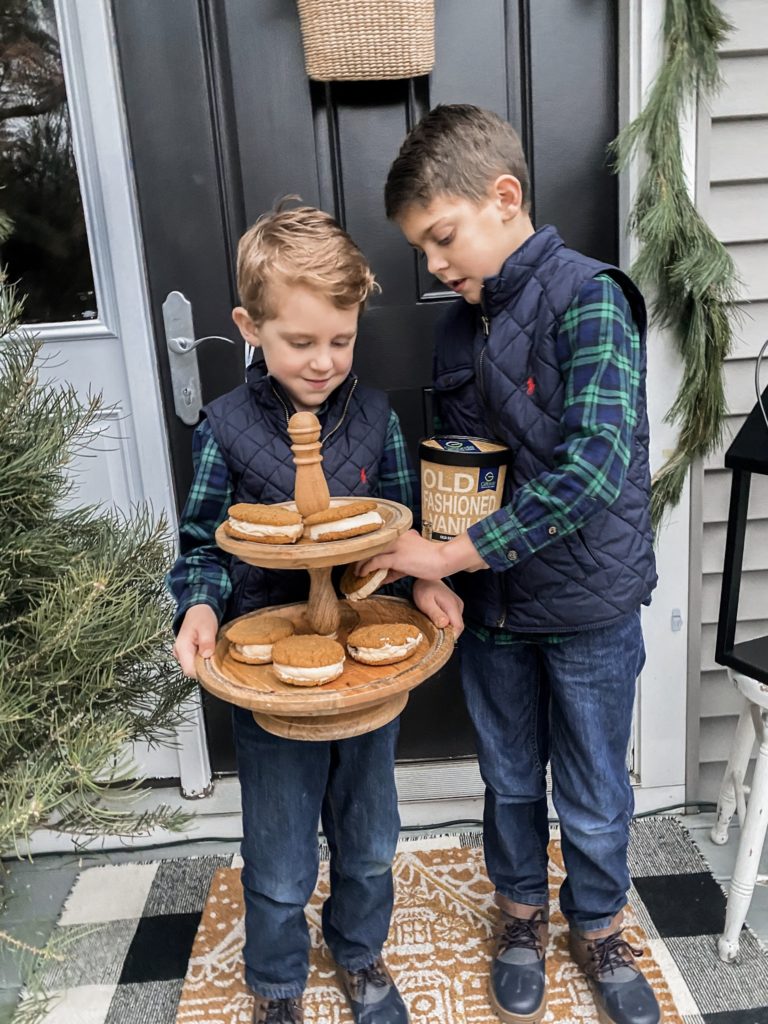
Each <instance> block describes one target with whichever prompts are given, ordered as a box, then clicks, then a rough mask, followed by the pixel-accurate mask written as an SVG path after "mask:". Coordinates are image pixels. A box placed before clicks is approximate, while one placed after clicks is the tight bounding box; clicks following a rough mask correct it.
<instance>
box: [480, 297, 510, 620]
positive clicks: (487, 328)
mask: <svg viewBox="0 0 768 1024" xmlns="http://www.w3.org/2000/svg"><path fill="white" fill-rule="evenodd" d="M480 323H481V324H482V325H483V347H482V348H481V349H480V359H479V360H478V379H479V381H480V394H481V395H482V396H483V404H484V405H485V408H486V410H487V412H488V418H489V419H490V409H488V398H487V397H486V394H485V376H484V370H483V362H484V360H485V343H486V342H487V341H488V337H489V335H490V333H491V321H490V319H489V318H488V317H487V316H486V315H485V313H481V314H480ZM506 621H507V613H506V611H505V612H503V613H502V616H501V618H500V619H499V620H498V622H497V623H496V628H497V629H502V628H503V626H504V623H505V622H506Z"/></svg>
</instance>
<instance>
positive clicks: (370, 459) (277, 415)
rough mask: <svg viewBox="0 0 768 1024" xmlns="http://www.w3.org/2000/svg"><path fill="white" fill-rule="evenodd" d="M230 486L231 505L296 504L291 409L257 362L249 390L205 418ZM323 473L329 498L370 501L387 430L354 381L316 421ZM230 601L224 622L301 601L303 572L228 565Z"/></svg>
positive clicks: (373, 398) (377, 405)
mask: <svg viewBox="0 0 768 1024" xmlns="http://www.w3.org/2000/svg"><path fill="white" fill-rule="evenodd" d="M203 412H204V414H205V415H206V416H207V417H208V422H209V423H210V425H211V430H212V431H213V435H214V437H215V438H216V441H217V443H218V445H219V447H220V448H221V451H222V453H223V455H224V458H225V460H226V462H227V466H228V467H229V472H230V475H231V477H232V481H233V484H234V498H233V501H236V502H237V501H248V502H262V503H264V504H267V505H271V504H274V503H275V502H278V501H289V500H291V499H292V498H293V496H294V483H295V479H296V467H295V465H294V462H293V453H292V452H291V448H290V444H291V439H290V437H289V436H288V419H289V418H290V416H292V415H293V412H294V409H293V406H292V404H291V402H290V399H289V398H288V396H287V395H286V394H285V392H284V391H283V389H282V388H281V387H280V385H279V383H278V382H277V381H276V380H274V378H272V377H269V376H268V375H267V374H266V372H265V367H264V364H263V363H262V362H257V363H254V364H252V365H251V366H250V367H249V369H248V375H247V382H246V383H245V384H242V385H241V386H240V387H238V388H235V389H234V391H230V392H229V393H228V394H226V395H222V396H221V397H220V398H217V399H215V400H214V401H213V402H211V403H210V404H209V405H207V406H206V407H205V409H204V410H203ZM320 422H321V425H322V433H321V435H320V436H321V438H322V440H323V449H322V455H323V471H324V473H325V478H326V480H327V481H328V489H329V491H330V492H331V495H335V496H343V495H352V494H354V495H360V496H361V497H369V496H370V495H372V494H373V493H375V490H376V486H377V484H378V477H379V464H380V462H381V457H382V454H383V451H384V440H385V437H386V433H387V424H388V422H389V402H388V400H387V397H386V395H385V394H384V393H383V392H382V391H374V390H372V389H371V388H365V387H363V386H362V385H361V384H360V383H359V381H358V379H357V377H356V376H355V375H354V374H350V376H349V377H347V379H346V381H344V383H343V384H342V385H341V386H340V387H338V388H337V389H336V391H335V392H334V393H333V394H332V395H331V397H330V398H329V400H328V407H327V410H326V412H325V413H324V414H323V415H321V416H320ZM230 578H231V580H232V597H231V598H230V601H229V605H228V607H227V611H226V614H225V616H224V618H225V620H227V621H228V620H229V619H233V618H236V617H237V616H238V615H243V614H245V612H248V611H252V610H253V609H254V608H264V607H266V606H267V605H274V604H287V603H288V602H290V601H306V599H307V596H308V594H309V574H308V573H307V572H306V571H305V570H303V569H297V570H295V571H290V570H288V571H286V570H285V569H281V570H276V569H260V568H257V567H256V566H251V565H246V563H245V562H241V561H240V559H239V558H233V559H232V561H231V565H230Z"/></svg>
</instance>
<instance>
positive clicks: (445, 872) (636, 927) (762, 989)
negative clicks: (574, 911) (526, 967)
mask: <svg viewBox="0 0 768 1024" xmlns="http://www.w3.org/2000/svg"><path fill="white" fill-rule="evenodd" d="M550 853H551V860H550V883H551V898H552V901H553V902H552V929H551V931H552V937H551V940H550V952H549V957H548V963H547V966H548V977H549V991H550V996H549V1006H548V1010H547V1015H546V1017H545V1024H555V1022H557V1024H597V1014H596V1012H595V1009H594V1005H593V1003H592V1000H591V997H590V995H589V990H588V988H587V986H586V983H585V982H584V980H583V978H582V976H581V975H580V974H579V972H578V971H577V970H576V969H575V968H574V967H573V965H572V964H571V962H570V960H569V958H568V954H567V935H566V928H565V922H564V921H563V919H562V917H561V915H560V914H559V911H558V910H557V902H556V894H557V889H558V887H559V885H560V883H561V881H562V878H563V869H562V860H561V855H560V850H559V843H557V842H554V841H553V843H552V844H551V847H550ZM630 870H631V873H632V878H633V887H632V890H631V891H630V894H629V900H630V910H629V914H628V922H627V924H628V934H627V937H628V938H629V940H630V941H631V942H632V944H633V945H639V946H642V947H643V948H644V956H643V960H642V966H643V969H644V970H645V972H646V974H647V976H648V978H649V979H650V980H651V982H652V984H653V985H654V988H655V990H656V992H657V994H658V997H659V1001H660V1003H661V1005H662V1007H663V1010H664V1021H665V1024H768V954H766V951H765V950H763V949H762V948H761V946H760V945H759V943H758V942H757V940H756V939H755V938H754V936H753V935H752V933H751V932H749V931H747V930H745V931H744V933H743V935H742V939H741V956H740V960H739V962H738V963H737V964H724V963H722V962H721V961H720V960H719V959H718V957H717V950H716V942H717V936H718V934H719V932H720V930H721V929H722V925H723V921H724V915H725V896H724V893H723V891H722V889H721V888H720V886H719V885H718V884H717V882H716V881H715V880H714V879H713V878H712V875H711V873H710V872H709V870H708V868H707V865H706V864H705V862H704V861H703V859H702V858H701V855H700V854H699V852H698V851H697V850H696V848H695V847H694V845H693V843H692V841H691V839H690V837H689V836H688V834H687V832H685V830H684V829H683V828H682V827H681V826H680V825H679V823H678V822H677V821H676V820H674V819H671V818H651V819H645V820H639V821H636V822H634V823H633V826H632V841H631V845H630ZM395 877H396V888H397V903H396V907H395V914H394V917H393V921H392V928H391V930H390V936H389V941H388V943H387V947H386V949H385V955H386V957H387V961H388V963H389V965H390V967H391V968H392V971H393V974H394V975H395V977H396V978H397V980H398V984H399V986H400V989H401V991H402V993H403V996H404V998H405V1000H406V1002H407V1003H408V1006H409V1009H410V1013H411V1021H412V1024H494V1022H496V1021H497V1018H496V1017H495V1016H494V1014H493V1012H492V1011H491V1010H490V1007H489V1005H488V998H487V976H488V960H489V956H490V952H491V949H492V944H493V940H492V930H493V923H494V919H495V915H494V912H493V901H492V890H491V886H490V885H489V883H488V880H487V878H486V876H485V871H484V867H483V859H482V849H481V842H480V838H479V836H478V835H477V834H476V833H466V834H462V835H454V836H442V837H438V838H432V839H428V840H415V841H413V840H411V841H408V840H406V841H405V842H403V843H402V844H401V847H400V852H399V853H398V856H397V859H396V863H395ZM327 888H328V872H327V863H323V864H321V873H320V878H319V881H318V886H317V890H316V892H315V896H314V897H313V900H312V902H311V904H310V907H309V908H308V920H309V925H310V932H311V936H312V946H313V950H312V971H311V976H310V981H309V985H308V988H307V992H306V994H305V1020H306V1024H349V1022H351V1020H352V1018H351V1015H350V1014H349V1011H348V1009H347V1007H346V1005H345V1003H344V999H343V996H342V995H341V993H340V991H339V989H338V987H337V984H336V981H335V976H334V971H333V963H332V961H331V958H330V955H329V953H328V951H327V949H326V948H325V946H324V945H323V943H322V940H321V935H320V906H321V903H322V900H323V898H324V897H325V895H326V894H327ZM83 925H90V926H91V927H90V928H87V929H86V934H84V935H83V934H81V932H82V931H83V928H82V926H83ZM57 931H58V933H59V935H60V938H62V939H64V940H69V943H70V945H69V948H68V953H69V956H68V958H67V960H66V961H65V962H63V963H60V964H56V965H53V966H51V965H48V966H46V967H45V968H44V970H43V971H42V972H41V981H42V982H43V984H44V985H45V987H46V989H47V990H48V992H49V993H50V994H52V995H53V997H54V999H53V1002H52V1008H51V1010H50V1012H49V1013H48V1015H47V1016H46V1017H45V1024H250V1020H251V1001H250V996H249V994H248V990H247V989H246V987H245V985H244V984H243V982H242V979H241V974H242V964H241V947H242V941H243V920H242V893H241V889H240V883H239V870H238V867H237V864H236V863H235V864H233V861H232V859H231V858H225V857H202V858H194V859H193V858H187V859H177V860H170V861H161V862H154V863H133V864H126V865H115V866H113V865H110V866H107V867H99V868H91V869H89V870H87V871H85V872H83V874H82V875H80V876H79V878H78V879H77V881H76V882H75V885H74V887H73V889H72V892H71V893H70V896H69V897H68V900H67V902H66V904H65V908H64V911H63V913H62V916H61V919H60V922H59V924H58V926H57Z"/></svg>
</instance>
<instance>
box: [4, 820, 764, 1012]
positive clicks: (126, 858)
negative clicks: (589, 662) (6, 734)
mask: <svg viewBox="0 0 768 1024" xmlns="http://www.w3.org/2000/svg"><path fill="white" fill-rule="evenodd" d="M713 819H714V815H713V814H711V813H706V814H692V815H681V816H679V820H680V821H681V822H682V824H683V825H684V826H685V827H686V828H687V829H688V831H689V832H690V834H691V836H692V837H693V839H694V841H695V842H696V844H697V846H698V847H699V849H700V850H701V852H702V854H703V856H704V858H705V859H706V861H707V863H708V864H709V865H710V867H711V868H712V872H713V874H714V876H715V878H716V879H718V881H720V882H721V883H723V884H724V885H726V886H727V884H728V881H729V880H730V877H731V870H732V867H733V864H734V861H735V859H736V851H737V848H738V839H739V830H738V827H733V828H732V829H731V836H730V839H729V841H728V843H727V845H725V846H715V844H714V843H712V842H711V840H710V839H709V830H710V828H711V826H712V822H713ZM424 831H425V832H426V833H428V832H430V831H432V830H430V829H425V830H424ZM441 831H444V830H441ZM238 848H239V843H238V842H237V840H227V841H217V840H201V841H197V842H194V841H192V842H186V841H185V842H183V843H181V844H179V845H166V846H157V847H152V848H143V849H123V850H116V851H108V852H95V853H83V854H80V855H78V854H69V853H67V854H59V853H57V854H45V855H38V856H36V858H35V861H34V863H28V862H25V861H21V862H19V861H15V860H14V861H6V862H3V869H5V870H6V871H9V873H8V874H6V875H4V878H3V882H4V885H5V889H6V893H7V897H8V905H7V907H6V910H5V913H4V914H2V916H0V929H2V930H5V931H7V932H9V933H10V934H11V935H12V936H14V937H15V938H17V939H20V940H21V941H23V942H27V943H30V944H32V945H36V946H37V945H40V944H42V943H44V942H45V941H46V939H47V937H48V936H49V934H50V932H51V930H52V928H53V926H54V924H55V923H56V921H57V919H58V917H59V914H60V912H61V908H62V906H63V903H64V900H65V898H66V896H67V893H68V892H69V890H70V889H71V887H72V884H73V882H74V880H75V878H76V877H77V875H78V874H80V872H81V871H83V870H84V869H86V868H89V867H95V866H97V865H101V864H120V863H126V862H130V861H142V860H143V861H146V860H161V859H167V858H175V857H196V856H197V857H199V856H202V855H205V854H233V853H236V852H237V850H238ZM747 923H748V924H749V925H750V926H751V927H752V929H753V930H754V931H755V933H756V934H757V935H758V937H759V938H760V939H761V940H762V942H763V943H764V944H765V945H767V946H768V844H766V848H765V849H764V850H763V855H762V861H761V865H760V875H759V876H758V885H757V887H756V889H755V894H754V897H753V899H752V903H751V906H750V911H749V914H748V916H747ZM18 993H19V976H18V971H17V969H16V967H15V966H14V965H13V964H12V963H11V962H10V960H9V959H8V958H7V957H3V956H0V1024H9V1022H10V1020H11V1018H12V1016H13V1008H14V1006H15V1003H16V1001H17V998H18Z"/></svg>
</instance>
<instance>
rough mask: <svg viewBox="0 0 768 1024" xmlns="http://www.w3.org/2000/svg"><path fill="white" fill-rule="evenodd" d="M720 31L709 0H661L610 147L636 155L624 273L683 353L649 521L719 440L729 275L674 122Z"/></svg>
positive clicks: (712, 74)
mask: <svg viewBox="0 0 768 1024" xmlns="http://www.w3.org/2000/svg"><path fill="white" fill-rule="evenodd" d="M730 30H731V25H730V23H729V22H728V21H727V19H726V18H725V17H724V16H723V14H722V12H721V11H720V10H719V8H718V7H717V6H716V4H714V3H713V2H711V0H667V3H666V8H665V16H664V49H665V57H664V63H663V65H662V67H661V69H660V71H659V74H658V76H657V78H656V81H655V83H654V85H653V87H652V89H651V92H650V95H649V97H648V102H647V103H646V106H645V108H644V109H643V110H642V111H641V113H640V114H639V115H638V116H637V117H636V118H635V120H634V121H632V122H631V123H630V124H628V125H627V126H626V127H625V128H624V129H623V130H622V131H621V132H620V134H619V136H618V137H617V138H616V139H615V140H614V141H613V143H612V145H611V148H612V150H613V153H614V154H615V157H616V168H617V169H619V170H621V169H623V168H624V167H626V165H627V164H628V162H629V161H630V159H631V158H632V157H633V155H634V154H635V153H636V152H637V151H638V150H640V149H642V150H643V151H644V153H645V155H646V158H647V160H646V166H645V170H644V172H643V174H642V176H641V178H640V182H639V184H638V188H637V193H636V195H635V199H634V204H633V207H632V211H631V213H630V218H629V227H630V230H632V231H633V232H634V233H635V234H636V235H637V238H638V240H639V242H640V252H639V255H638V257H637V259H636V261H635V264H634V266H633V268H632V271H633V274H634V276H635V278H636V279H637V281H638V284H639V285H640V286H641V287H642V288H646V289H648V290H649V292H651V294H652V295H653V303H652V307H651V312H652V315H653V317H654V319H655V320H656V321H657V322H658V323H659V324H660V325H661V326H664V327H667V328H669V329H670V330H671V332H672V335H673V338H674V341H675V344H676V347H677V349H678V351H679V353H680V356H681V358H682V361H683V377H682V380H681V384H680V388H679V391H678V393H677V396H676V398H675V401H674V402H673V404H672V407H671V408H670V410H669V411H668V413H667V415H666V417H665V418H666V420H667V421H668V422H670V423H673V424H677V425H678V427H679V431H678V438H677V444H676V448H675V451H674V452H673V454H672V455H671V456H670V458H669V459H668V461H667V463H666V464H665V465H664V466H662V468H661V469H660V470H659V472H658V473H656V474H655V476H654V480H653V494H652V499H651V512H652V520H653V524H654V528H658V526H659V524H660V523H661V521H662V519H663V516H664V513H665V511H667V510H668V509H670V508H672V507H674V506H675V505H676V504H677V503H678V501H679V500H680V495H681V493H682V489H683V486H684V483H685V478H686V475H687V472H688V469H689V468H690V465H691V463H692V461H693V459H694V458H699V457H703V456H706V455H707V454H709V453H710V452H712V451H713V450H714V449H715V448H716V447H717V446H718V445H719V443H720V442H721V440H722V434H723V425H724V421H725V416H726V413H727V409H726V403H725V395H724V389H723V380H722V372H723V371H722V366H723V362H724V360H725V359H726V357H727V356H728V354H729V352H730V351H731V346H732V326H731V323H730V320H729V309H730V307H731V304H732V303H733V300H734V297H735V292H736V283H737V282H736V273H735V269H734V266H733V261H732V260H731V258H730V256H729V254H728V252H727V251H726V249H725V248H724V246H723V245H722V244H721V243H720V242H719V241H718V240H717V239H716V238H715V236H714V235H713V233H712V232H711V230H710V229H709V227H708V225H707V224H706V222H705V221H704V220H703V218H702V217H701V216H700V214H699V213H698V211H697V210H696V208H695V206H694V204H693V203H692V201H691V199H690V196H689V193H688V183H687V181H686V177H685V170H684V167H683V157H682V145H681V139H680V127H679V126H680V122H681V120H682V118H683V116H684V114H685V112H686V110H689V109H690V108H691V105H692V104H693V103H694V102H695V100H696V97H697V95H699V96H704V97H705V96H711V95H712V94H713V93H714V92H715V91H716V90H717V88H718V87H719V85H720V68H719V62H718V52H717V51H718V48H719V47H720V46H721V44H722V43H723V41H724V40H725V39H726V37H727V35H728V33H729V31H730Z"/></svg>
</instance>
